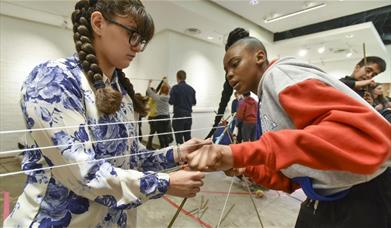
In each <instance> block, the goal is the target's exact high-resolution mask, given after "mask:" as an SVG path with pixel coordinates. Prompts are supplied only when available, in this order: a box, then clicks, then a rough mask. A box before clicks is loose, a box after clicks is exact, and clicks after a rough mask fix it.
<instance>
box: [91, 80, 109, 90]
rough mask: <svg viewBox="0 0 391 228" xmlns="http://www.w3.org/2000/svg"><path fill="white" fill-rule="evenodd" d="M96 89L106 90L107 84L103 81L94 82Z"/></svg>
mask: <svg viewBox="0 0 391 228" xmlns="http://www.w3.org/2000/svg"><path fill="white" fill-rule="evenodd" d="M94 87H95V89H104V88H105V87H106V85H105V83H103V81H102V80H97V81H95V82H94Z"/></svg>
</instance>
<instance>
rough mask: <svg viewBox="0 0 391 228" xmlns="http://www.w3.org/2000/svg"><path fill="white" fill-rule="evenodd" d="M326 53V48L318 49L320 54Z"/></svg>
mask: <svg viewBox="0 0 391 228" xmlns="http://www.w3.org/2000/svg"><path fill="white" fill-rule="evenodd" d="M324 51H326V48H325V47H324V46H322V47H320V48H318V53H319V54H322V53H323V52H324Z"/></svg>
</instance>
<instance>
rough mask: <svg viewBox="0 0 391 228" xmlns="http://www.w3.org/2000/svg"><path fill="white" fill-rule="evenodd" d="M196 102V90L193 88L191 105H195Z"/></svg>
mask: <svg viewBox="0 0 391 228" xmlns="http://www.w3.org/2000/svg"><path fill="white" fill-rule="evenodd" d="M196 104H197V98H196V91H195V90H194V89H193V102H192V105H193V106H194V105H196Z"/></svg>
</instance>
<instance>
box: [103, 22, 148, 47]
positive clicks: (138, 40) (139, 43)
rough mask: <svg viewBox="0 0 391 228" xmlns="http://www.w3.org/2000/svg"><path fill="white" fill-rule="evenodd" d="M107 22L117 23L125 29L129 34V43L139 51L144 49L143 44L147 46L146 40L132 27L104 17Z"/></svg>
mask: <svg viewBox="0 0 391 228" xmlns="http://www.w3.org/2000/svg"><path fill="white" fill-rule="evenodd" d="M104 18H105V19H106V20H107V21H108V22H110V23H112V24H115V25H118V26H119V27H121V28H123V29H125V30H126V31H127V32H128V34H129V44H130V45H131V46H132V47H137V48H138V49H139V50H140V51H144V49H145V46H147V41H146V40H145V39H143V38H142V36H141V35H140V34H139V33H138V32H137V31H136V30H134V29H132V28H129V27H128V26H126V25H123V24H121V23H118V22H116V21H114V20H111V19H109V18H106V17H104Z"/></svg>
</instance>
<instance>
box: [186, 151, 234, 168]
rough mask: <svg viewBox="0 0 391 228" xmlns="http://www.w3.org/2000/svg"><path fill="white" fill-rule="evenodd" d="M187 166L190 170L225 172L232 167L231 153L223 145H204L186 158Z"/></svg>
mask: <svg viewBox="0 0 391 228" xmlns="http://www.w3.org/2000/svg"><path fill="white" fill-rule="evenodd" d="M186 160H187V164H188V165H189V167H190V168H191V169H192V170H200V171H207V172H210V171H219V170H221V171H225V170H228V169H231V168H232V166H233V157H232V151H231V148H230V147H229V146H225V145H216V144H212V145H205V146H203V147H201V148H200V149H198V150H196V151H194V152H191V153H189V154H188V155H187V156H186Z"/></svg>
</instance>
